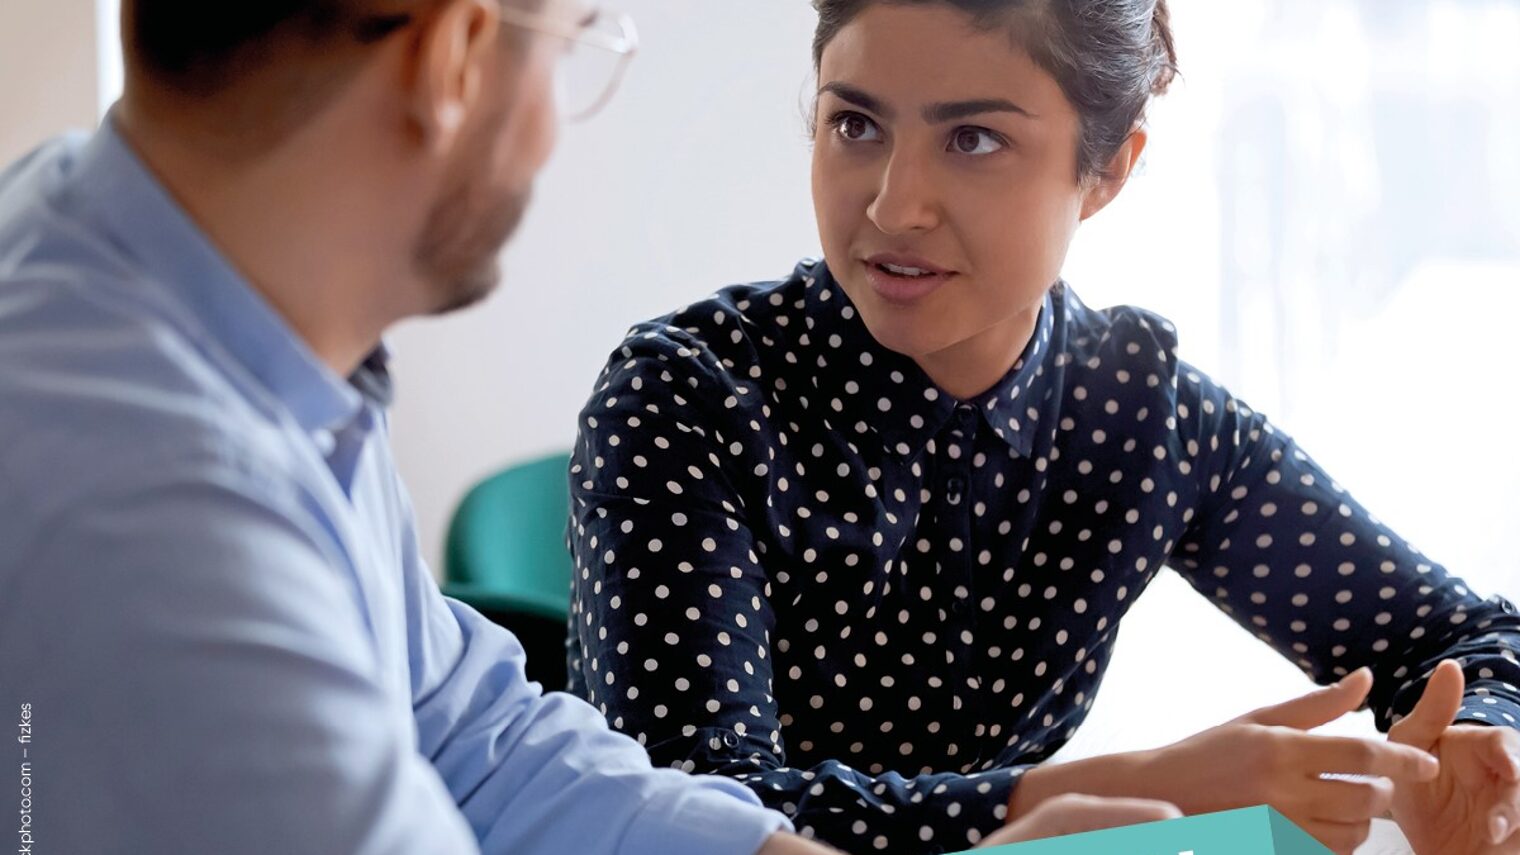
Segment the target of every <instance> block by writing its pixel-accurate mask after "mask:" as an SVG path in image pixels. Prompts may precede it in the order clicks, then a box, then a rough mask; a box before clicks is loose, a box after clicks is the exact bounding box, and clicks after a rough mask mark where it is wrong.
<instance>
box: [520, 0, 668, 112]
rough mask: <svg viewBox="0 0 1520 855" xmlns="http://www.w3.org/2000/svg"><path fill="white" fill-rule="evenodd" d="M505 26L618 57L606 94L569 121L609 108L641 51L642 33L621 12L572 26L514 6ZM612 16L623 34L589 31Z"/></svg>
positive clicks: (600, 12)
mask: <svg viewBox="0 0 1520 855" xmlns="http://www.w3.org/2000/svg"><path fill="white" fill-rule="evenodd" d="M499 8H500V10H501V18H500V20H501V23H502V25H503V26H514V27H521V28H522V29H525V30H531V31H533V32H536V33H541V34H543V35H547V36H554V37H556V38H561V39H564V40H566V41H568V42H571V43H573V44H580V45H586V46H587V47H593V48H597V49H599V50H605V51H608V52H610V53H612V54H615V55H616V56H617V58H618V60H617V67H616V68H615V69H614V70H613V72H612V77H611V78H610V79H609V80H608V81H607V85H606V86H605V87H604V88H603V90H602V92H601V93H600V94H599V95H598V96H597V97H596V100H594V101H593V102H592V103H591V106H589V107H586V108H585V109H583V110H581V111H579V112H577V113H574V114H572V115H569V116H567V117H566V120H567V121H571V122H580V121H584V120H586V119H589V118H590V117H592V116H594V115H596V114H597V113H598V112H600V111H601V110H602V108H604V107H606V106H607V104H608V102H610V101H611V100H612V97H613V96H614V95H616V94H617V90H618V87H619V86H621V85H622V82H623V77H624V76H625V75H626V74H627V73H628V66H629V65H630V64H631V63H632V62H633V57H634V55H635V54H637V53H638V50H639V31H638V28H637V27H636V26H635V25H634V23H633V17H632V16H630V15H628V14H626V13H621V12H607V11H604V10H600V9H596V10H593V11H592V12H591V13H590V15H588V16H587V18H586V19H585V20H583V21H581V22H579V23H575V24H571V23H568V22H566V21H563V20H559V19H555V18H551V17H549V16H547V15H542V14H539V13H537V12H528V11H524V10H522V9H517V8H514V7H512V6H506V5H502V6H500V7H499ZM603 15H609V16H610V17H611V19H612V21H613V22H614V23H615V24H616V25H617V28H618V30H619V31H620V33H621V34H620V35H618V36H614V35H611V34H610V33H602V32H597V31H593V30H591V29H589V27H590V26H591V25H592V24H593V23H594V22H595V21H596V20H597V19H598V18H599V17H601V16H603Z"/></svg>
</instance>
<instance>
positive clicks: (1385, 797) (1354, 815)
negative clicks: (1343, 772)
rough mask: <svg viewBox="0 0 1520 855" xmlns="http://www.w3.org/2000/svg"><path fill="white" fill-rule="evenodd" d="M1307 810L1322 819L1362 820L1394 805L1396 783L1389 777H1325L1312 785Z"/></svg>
mask: <svg viewBox="0 0 1520 855" xmlns="http://www.w3.org/2000/svg"><path fill="white" fill-rule="evenodd" d="M1307 795H1308V797H1309V802H1308V805H1309V806H1308V808H1307V813H1308V815H1309V816H1310V817H1311V818H1313V819H1316V820H1320V821H1323V822H1338V823H1346V822H1363V821H1366V820H1370V819H1375V818H1377V817H1380V816H1382V815H1383V814H1385V813H1387V812H1388V809H1389V808H1391V807H1392V806H1393V782H1392V781H1390V780H1388V779H1387V778H1357V779H1354V780H1347V779H1322V780H1319V781H1316V782H1314V783H1313V784H1311V785H1310V787H1309V789H1308V791H1307Z"/></svg>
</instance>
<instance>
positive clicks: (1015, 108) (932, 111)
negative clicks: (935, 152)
mask: <svg viewBox="0 0 1520 855" xmlns="http://www.w3.org/2000/svg"><path fill="white" fill-rule="evenodd" d="M982 113H1017V114H1018V115H1021V116H1024V117H1025V118H1028V119H1037V118H1039V117H1038V116H1036V115H1035V114H1033V113H1031V112H1029V111H1028V110H1026V109H1024V108H1023V107H1020V106H1019V105H1017V104H1015V103H1013V102H1012V101H1009V100H1006V99H1004V98H979V99H976V100H974V101H951V102H948V103H944V104H930V105H929V106H928V107H925V108H924V112H923V116H924V121H926V122H928V123H929V124H931V125H940V124H944V123H945V122H955V121H959V120H961V119H968V118H970V117H972V116H978V115H981V114H982Z"/></svg>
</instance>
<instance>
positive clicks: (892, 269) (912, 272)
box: [877, 264, 930, 276]
mask: <svg viewBox="0 0 1520 855" xmlns="http://www.w3.org/2000/svg"><path fill="white" fill-rule="evenodd" d="M877 266H878V267H880V268H881V269H882V270H885V271H886V272H888V273H891V274H892V275H894V276H929V275H930V273H929V271H927V270H923V269H921V268H918V267H898V266H897V265H895V264H879V265H877Z"/></svg>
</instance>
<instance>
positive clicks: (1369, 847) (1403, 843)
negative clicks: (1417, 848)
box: [1356, 819, 1413, 855]
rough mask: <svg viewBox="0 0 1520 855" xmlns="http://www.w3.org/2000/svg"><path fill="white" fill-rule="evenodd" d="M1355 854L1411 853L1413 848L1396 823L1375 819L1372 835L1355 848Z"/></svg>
mask: <svg viewBox="0 0 1520 855" xmlns="http://www.w3.org/2000/svg"><path fill="white" fill-rule="evenodd" d="M1356 855H1413V850H1411V849H1410V848H1409V842H1408V841H1407V840H1405V839H1404V835H1403V834H1402V833H1401V832H1400V831H1399V827H1398V826H1397V825H1395V824H1394V823H1393V822H1392V821H1390V820H1386V819H1375V820H1373V821H1372V836H1371V837H1369V838H1367V842H1366V843H1364V844H1362V846H1361V848H1359V849H1357V850H1356Z"/></svg>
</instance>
